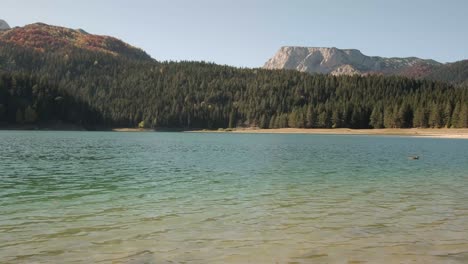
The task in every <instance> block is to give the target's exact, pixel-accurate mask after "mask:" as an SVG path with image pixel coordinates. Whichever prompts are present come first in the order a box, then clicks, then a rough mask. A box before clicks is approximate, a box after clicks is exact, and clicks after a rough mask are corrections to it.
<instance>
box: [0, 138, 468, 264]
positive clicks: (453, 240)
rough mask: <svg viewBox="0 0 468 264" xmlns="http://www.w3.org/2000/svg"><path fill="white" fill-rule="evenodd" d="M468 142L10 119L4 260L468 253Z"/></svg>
mask: <svg viewBox="0 0 468 264" xmlns="http://www.w3.org/2000/svg"><path fill="white" fill-rule="evenodd" d="M467 150H468V141H466V140H447V139H422V138H402V137H401V138H399V137H367V136H319V135H237V134H184V133H110V132H96V133H94V132H16V131H3V132H0V234H1V235H0V262H2V263H3V262H8V263H31V262H34V263H65V262H78V263H92V262H101V263H106V262H109V263H113V262H114V263H184V262H194V263H248V262H250V263H276V262H277V263H365V262H369V263H376V262H378V263H434V262H435V263H467V262H468V203H467V202H466V201H468V154H467V152H466V151H467ZM415 154H417V155H419V156H420V157H421V158H420V160H417V161H414V160H408V158H407V156H408V155H415Z"/></svg>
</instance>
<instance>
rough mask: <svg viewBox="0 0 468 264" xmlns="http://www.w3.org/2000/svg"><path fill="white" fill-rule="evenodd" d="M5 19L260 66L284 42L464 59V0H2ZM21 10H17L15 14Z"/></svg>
mask: <svg viewBox="0 0 468 264" xmlns="http://www.w3.org/2000/svg"><path fill="white" fill-rule="evenodd" d="M2 9H3V10H4V13H0V19H4V20H5V21H7V22H8V23H9V24H10V26H11V27H15V26H24V25H26V24H31V23H36V22H43V23H47V24H52V25H58V26H64V27H70V28H82V29H84V30H86V31H88V32H90V33H93V34H98V35H110V36H114V37H117V38H119V39H122V40H123V41H125V42H127V43H129V44H131V45H134V46H136V47H139V48H141V49H143V50H145V51H146V52H147V53H148V54H149V55H151V56H152V57H153V58H154V59H156V60H159V61H165V60H170V61H180V60H193V61H208V62H214V63H217V64H226V65H232V66H238V67H261V66H263V64H264V63H265V62H266V61H267V60H268V59H269V58H270V57H272V56H273V55H274V54H275V53H276V52H277V51H278V49H279V48H280V47H282V46H306V47H337V48H340V49H358V50H360V51H361V52H362V53H363V54H365V55H369V56H382V57H420V58H423V59H434V60H437V61H439V62H444V63H445V62H454V61H459V60H463V59H467V58H468V57H466V54H468V45H467V44H468V35H467V34H465V33H466V32H465V31H466V30H465V29H464V26H465V25H466V24H468V17H467V16H465V11H466V10H468V3H467V2H464V1H459V0H452V1H445V2H444V1H433V2H431V3H427V2H426V1H421V0H416V1H412V2H411V3H406V2H404V1H400V0H398V1H392V3H388V2H385V1H368V0H363V1H355V2H352V3H351V2H348V1H303V0H296V1H294V4H291V3H290V4H286V3H279V2H274V3H270V2H269V1H265V0H258V1H252V2H250V1H246V0H241V1H236V2H235V3H234V2H223V3H221V2H220V1H213V0H203V1H197V2H196V3H193V2H190V1H183V0H176V1H147V0H140V1H138V0H137V1H132V2H128V1H121V0H118V1H110V0H104V1H99V2H98V3H94V2H93V1H89V0H84V1H81V2H79V3H78V2H72V1H57V0H40V1H35V2H30V1H26V0H14V1H13V0H6V1H4V4H3V5H2ZM18 10H21V16H20V15H18V13H19V12H18Z"/></svg>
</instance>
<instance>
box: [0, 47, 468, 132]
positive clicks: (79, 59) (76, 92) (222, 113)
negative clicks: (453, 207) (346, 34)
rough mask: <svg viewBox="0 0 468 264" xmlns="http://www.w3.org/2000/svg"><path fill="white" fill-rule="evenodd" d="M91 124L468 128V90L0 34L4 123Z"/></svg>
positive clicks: (0, 115)
mask: <svg viewBox="0 0 468 264" xmlns="http://www.w3.org/2000/svg"><path fill="white" fill-rule="evenodd" d="M51 121H62V122H67V123H73V124H78V125H82V126H84V127H87V128H91V129H92V128H97V127H98V128H101V127H109V128H110V127H136V126H138V125H141V126H144V127H151V128H183V129H188V128H209V129H215V128H220V127H222V128H226V127H236V126H259V127H262V128H279V127H300V128H302V127H306V128H313V127H319V128H329V127H337V128H338V127H349V128H381V127H387V128H400V127H401V128H404V127H468V88H466V87H462V86H457V87H455V86H452V85H449V84H444V83H439V82H432V81H424V80H412V79H407V78H403V77H383V76H377V75H376V76H367V77H361V76H340V77H335V76H329V75H310V74H307V73H299V72H296V71H285V70H264V69H239V68H234V67H228V66H219V65H215V64H210V63H202V62H200V63H198V62H179V63H175V62H164V63H161V62H156V61H154V60H148V59H146V58H145V59H140V58H139V57H135V56H119V54H113V53H110V52H102V51H100V50H95V49H83V48H81V47H79V46H75V45H69V46H67V47H66V48H65V49H55V50H53V51H45V50H41V49H37V47H35V48H31V47H29V46H24V45H18V44H17V43H11V42H5V41H2V40H0V125H3V126H5V125H14V124H16V125H17V124H39V123H42V122H51Z"/></svg>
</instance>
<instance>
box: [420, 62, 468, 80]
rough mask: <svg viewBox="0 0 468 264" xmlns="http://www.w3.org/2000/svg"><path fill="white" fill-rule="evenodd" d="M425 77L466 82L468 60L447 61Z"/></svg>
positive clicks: (467, 78) (467, 77)
mask: <svg viewBox="0 0 468 264" xmlns="http://www.w3.org/2000/svg"><path fill="white" fill-rule="evenodd" d="M426 78H428V79H431V80H438V81H444V82H452V83H465V84H468V60H463V61H457V62H454V63H447V64H445V65H444V66H443V67H439V68H437V69H436V70H434V71H433V72H431V73H430V74H429V75H427V76H426Z"/></svg>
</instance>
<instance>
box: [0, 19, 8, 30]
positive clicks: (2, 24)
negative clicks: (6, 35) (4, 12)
mask: <svg viewBox="0 0 468 264" xmlns="http://www.w3.org/2000/svg"><path fill="white" fill-rule="evenodd" d="M8 29H10V25H8V23H7V22H6V21H5V20H2V19H0V30H8Z"/></svg>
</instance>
